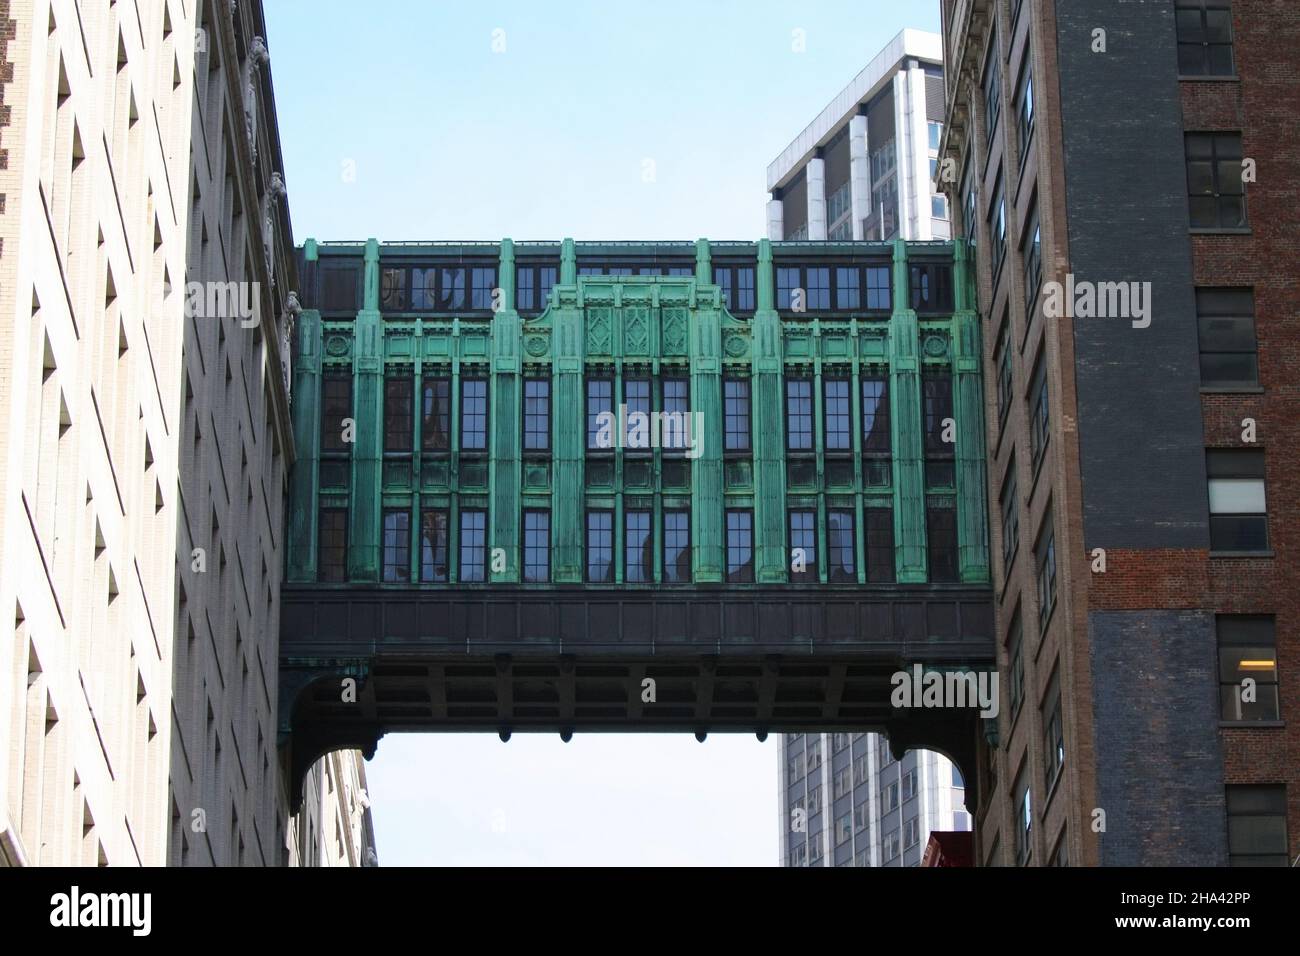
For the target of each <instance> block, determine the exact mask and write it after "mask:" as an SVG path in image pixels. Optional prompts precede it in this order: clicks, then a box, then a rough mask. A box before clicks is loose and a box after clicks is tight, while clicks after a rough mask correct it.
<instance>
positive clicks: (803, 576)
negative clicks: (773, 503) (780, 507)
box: [790, 511, 817, 584]
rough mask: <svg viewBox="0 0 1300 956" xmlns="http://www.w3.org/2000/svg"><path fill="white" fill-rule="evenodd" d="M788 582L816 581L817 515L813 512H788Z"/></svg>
mask: <svg viewBox="0 0 1300 956" xmlns="http://www.w3.org/2000/svg"><path fill="white" fill-rule="evenodd" d="M801 569H802V570H801ZM790 580H791V581H792V582H803V583H806V584H813V583H815V582H816V581H817V513H816V512H815V511H791V512H790Z"/></svg>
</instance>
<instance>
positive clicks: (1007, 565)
mask: <svg viewBox="0 0 1300 956" xmlns="http://www.w3.org/2000/svg"><path fill="white" fill-rule="evenodd" d="M998 505H999V508H1000V509H1001V512H1002V578H1003V581H1006V580H1007V579H1009V578H1010V577H1011V561H1012V559H1013V558H1015V556H1016V549H1017V548H1018V547H1019V546H1020V502H1019V500H1018V499H1017V497H1016V460H1015V458H1012V459H1011V463H1010V464H1009V465H1008V466H1007V476H1006V478H1005V479H1004V480H1003V482H1002V494H1001V496H1000V497H999V498H998Z"/></svg>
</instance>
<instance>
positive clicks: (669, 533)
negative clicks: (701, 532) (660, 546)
mask: <svg viewBox="0 0 1300 956" xmlns="http://www.w3.org/2000/svg"><path fill="white" fill-rule="evenodd" d="M664 580H665V581H668V582H672V583H682V582H688V581H690V580H691V514H690V512H689V511H665V512H664Z"/></svg>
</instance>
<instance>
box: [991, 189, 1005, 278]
mask: <svg viewBox="0 0 1300 956" xmlns="http://www.w3.org/2000/svg"><path fill="white" fill-rule="evenodd" d="M989 234H990V235H991V236H992V238H993V275H994V278H996V277H997V275H998V273H999V272H1001V271H1002V262H1003V260H1004V259H1006V257H1007V201H1006V198H1005V197H1004V196H1003V195H1002V177H1001V176H999V177H998V184H997V187H996V188H995V189H994V190H993V204H992V205H991V206H989Z"/></svg>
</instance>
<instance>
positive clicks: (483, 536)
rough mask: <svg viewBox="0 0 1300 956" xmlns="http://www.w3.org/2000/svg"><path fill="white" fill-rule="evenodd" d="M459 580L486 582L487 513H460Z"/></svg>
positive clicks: (481, 511) (476, 511)
mask: <svg viewBox="0 0 1300 956" xmlns="http://www.w3.org/2000/svg"><path fill="white" fill-rule="evenodd" d="M460 580H462V581H469V582H473V581H485V580H487V512H486V511H483V510H482V509H478V508H472V509H466V510H463V511H461V513H460Z"/></svg>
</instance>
